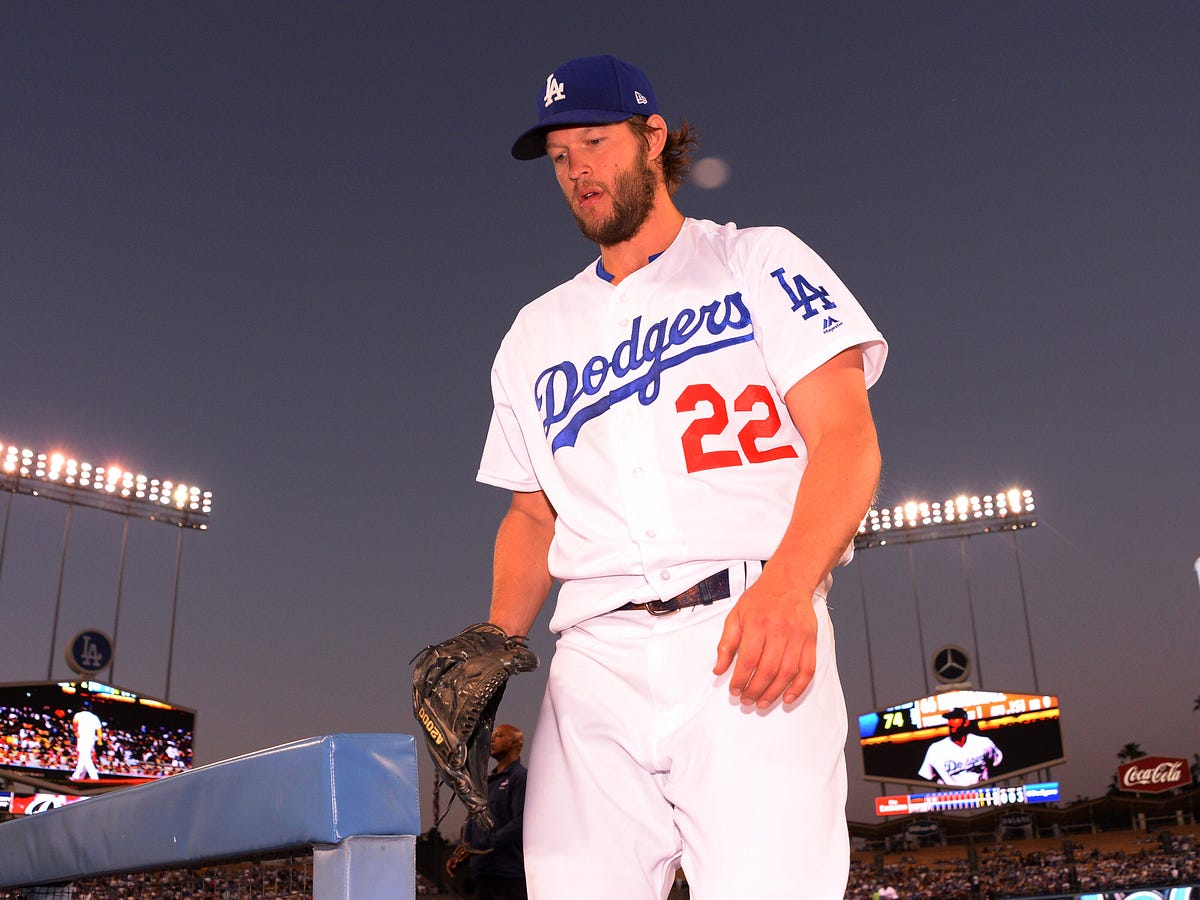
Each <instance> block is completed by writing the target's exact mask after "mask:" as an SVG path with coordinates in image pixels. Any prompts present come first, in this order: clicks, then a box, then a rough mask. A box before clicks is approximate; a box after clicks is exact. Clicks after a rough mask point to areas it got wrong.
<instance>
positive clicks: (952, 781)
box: [917, 707, 1004, 787]
mask: <svg viewBox="0 0 1200 900" xmlns="http://www.w3.org/2000/svg"><path fill="white" fill-rule="evenodd" d="M946 726H947V728H948V729H949V732H950V733H949V734H948V735H947V736H946V737H944V738H942V739H941V740H938V741H934V743H932V744H930V746H929V749H928V750H927V751H926V752H925V759H924V761H923V762H922V763H921V768H920V769H919V770H918V771H917V774H918V775H920V776H921V777H922V778H924V779H925V780H926V781H935V782H937V783H938V784H947V785H951V786H953V787H970V786H971V785H975V784H980V783H981V782H984V781H987V780H988V779H989V778H990V777H991V772H992V770H993V769H994V768H995V767H996V766H998V765H1000V762H1001V760H1003V759H1004V754H1003V753H1001V752H1000V748H999V747H997V746H996V742H995V741H993V740H992V739H991V738H987V737H984V736H983V735H981V734H975V733H974V732H973V731H971V719H970V716H968V715H967V711H966V710H965V709H963V708H961V707H955V708H954V709H952V710H950V711H949V712H947V713H946Z"/></svg>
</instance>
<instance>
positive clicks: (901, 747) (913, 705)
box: [858, 691, 1066, 788]
mask: <svg viewBox="0 0 1200 900" xmlns="http://www.w3.org/2000/svg"><path fill="white" fill-rule="evenodd" d="M1060 725H1061V722H1060V709H1059V705H1058V698H1057V697H1053V696H1049V695H1045V694H1014V693H1001V692H996V691H946V692H944V693H941V694H937V695H934V696H932V697H921V698H919V699H916V700H910V701H908V702H906V703H901V704H898V705H897V706H890V707H888V708H887V709H883V710H878V711H876V712H871V713H865V714H864V715H861V716H859V717H858V731H859V745H860V747H861V748H862V756H863V775H864V777H865V778H867V779H868V780H871V781H891V782H897V783H900V784H938V785H946V786H949V787H952V788H953V787H972V786H974V785H977V784H984V783H987V782H989V781H994V780H996V779H1000V778H1010V777H1012V776H1015V775H1020V774H1022V773H1025V772H1032V771H1035V770H1037V769H1041V768H1046V767H1048V766H1052V765H1056V764H1058V763H1061V762H1063V761H1064V760H1065V758H1066V757H1065V756H1064V754H1063V745H1062V731H1061V728H1060Z"/></svg>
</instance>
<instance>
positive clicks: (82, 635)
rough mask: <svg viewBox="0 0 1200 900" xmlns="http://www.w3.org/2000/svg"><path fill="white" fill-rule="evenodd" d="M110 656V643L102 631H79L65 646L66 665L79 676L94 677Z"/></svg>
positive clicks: (109, 660) (110, 658)
mask: <svg viewBox="0 0 1200 900" xmlns="http://www.w3.org/2000/svg"><path fill="white" fill-rule="evenodd" d="M112 656H113V646H112V641H111V640H109V638H108V635H107V634H105V633H104V632H102V631H81V632H79V634H77V635H75V637H73V638H72V639H71V643H69V644H67V665H69V666H70V667H71V668H72V669H73V670H75V671H76V672H78V673H79V674H80V675H95V674H96V673H97V672H99V671H101V670H102V669H104V668H105V667H106V666H107V665H108V664H109V663H110V662H112Z"/></svg>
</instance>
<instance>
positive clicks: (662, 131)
mask: <svg viewBox="0 0 1200 900" xmlns="http://www.w3.org/2000/svg"><path fill="white" fill-rule="evenodd" d="M646 125H647V126H649V127H650V128H651V129H653V130H652V131H650V132H649V133H648V134H647V135H646V144H647V150H648V152H649V155H650V159H658V157H659V156H660V155H661V154H662V152H663V148H664V147H666V146H667V133H668V130H669V129H668V128H667V120H666V119H664V118H663V117H662V116H660V115H659V114H658V113H655V114H654V115H652V116H650V117H649V118H647V119H646Z"/></svg>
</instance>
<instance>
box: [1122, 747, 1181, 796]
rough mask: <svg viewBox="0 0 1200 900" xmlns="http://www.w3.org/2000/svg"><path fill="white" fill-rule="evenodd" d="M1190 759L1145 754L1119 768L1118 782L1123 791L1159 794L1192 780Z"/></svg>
mask: <svg viewBox="0 0 1200 900" xmlns="http://www.w3.org/2000/svg"><path fill="white" fill-rule="evenodd" d="M1191 780H1192V779H1191V772H1190V770H1189V769H1188V761H1187V760H1186V759H1183V758H1181V757H1178V756H1143V757H1142V758H1141V759H1135V760H1134V761H1133V762H1127V763H1125V765H1123V766H1120V767H1118V769H1117V784H1119V785H1120V786H1121V790H1123V791H1136V792H1137V793H1139V794H1157V793H1160V792H1161V791H1169V790H1171V789H1172V788H1177V787H1183V786H1184V785H1185V784H1187V783H1188V782H1190V781H1191Z"/></svg>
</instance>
